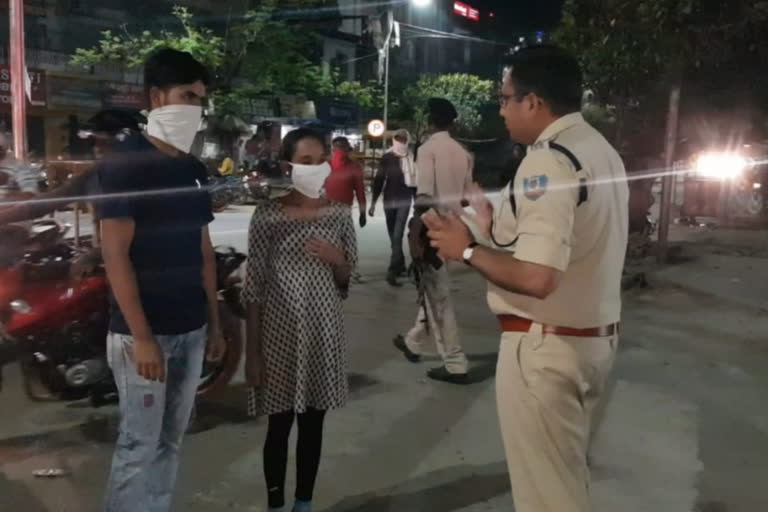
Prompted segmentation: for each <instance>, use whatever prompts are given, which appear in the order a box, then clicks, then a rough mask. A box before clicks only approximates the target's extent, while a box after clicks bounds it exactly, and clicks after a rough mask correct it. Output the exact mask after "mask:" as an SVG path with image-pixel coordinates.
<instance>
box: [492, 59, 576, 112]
mask: <svg viewBox="0 0 768 512" xmlns="http://www.w3.org/2000/svg"><path fill="white" fill-rule="evenodd" d="M505 69H506V70H508V71H509V77H510V79H511V80H512V85H514V87H515V91H516V92H517V93H518V97H522V96H524V95H526V94H530V93H534V94H536V96H538V97H539V98H541V99H543V100H544V101H546V102H547V104H548V105H549V108H550V109H551V110H552V113H553V114H555V115H558V116H563V115H566V114H570V113H572V112H578V111H580V110H581V100H582V96H583V94H584V86H583V80H584V77H583V75H582V72H581V66H579V63H578V61H577V60H576V58H575V57H574V56H573V55H571V54H570V53H568V52H567V51H566V50H563V49H562V48H558V47H557V46H552V45H537V46H528V47H525V48H522V49H520V50H518V51H517V52H515V53H514V54H512V55H510V56H509V57H507V59H506V62H505Z"/></svg>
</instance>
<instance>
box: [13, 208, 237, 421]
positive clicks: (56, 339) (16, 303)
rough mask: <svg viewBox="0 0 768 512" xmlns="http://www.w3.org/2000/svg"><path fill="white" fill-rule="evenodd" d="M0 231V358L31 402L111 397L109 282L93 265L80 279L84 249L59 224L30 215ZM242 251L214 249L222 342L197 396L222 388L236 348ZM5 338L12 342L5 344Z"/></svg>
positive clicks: (113, 393)
mask: <svg viewBox="0 0 768 512" xmlns="http://www.w3.org/2000/svg"><path fill="white" fill-rule="evenodd" d="M24 229H25V228H21V227H19V226H5V227H3V228H2V229H0V243H2V246H0V335H2V338H3V343H2V344H0V347H4V348H5V350H2V349H0V359H2V358H5V359H6V360H8V359H10V358H11V357H10V356H9V353H10V352H11V351H10V350H8V347H9V346H12V347H13V349H14V350H13V355H14V356H15V357H16V358H17V359H18V361H19V362H20V364H21V369H22V378H23V383H24V389H25V391H26V393H27V395H28V396H29V398H30V399H32V400H36V401H50V400H79V399H83V398H86V397H90V399H91V403H92V404H93V405H94V406H100V405H104V404H106V403H109V402H111V401H114V400H115V399H116V388H115V383H114V379H113V377H112V373H111V371H110V369H109V366H108V365H107V361H106V349H105V347H106V344H105V340H106V335H107V328H108V319H109V303H108V291H109V290H108V284H107V280H106V275H105V274H104V271H103V269H102V268H101V267H100V266H98V267H97V268H95V269H94V270H93V271H92V272H89V273H88V274H87V275H85V276H83V277H73V276H72V272H71V270H72V266H73V265H76V264H77V262H78V260H79V259H80V258H82V257H84V256H85V251H84V250H83V249H80V248H76V247H74V246H72V244H70V243H69V242H67V241H66V240H64V235H65V234H66V228H63V227H62V226H61V225H60V224H58V223H56V222H55V221H51V220H46V221H36V222H35V223H34V224H33V226H32V228H31V230H28V231H27V232H26V233H22V232H20V230H24ZM244 260H245V255H243V254H241V253H237V252H235V251H234V250H233V249H231V248H217V250H216V263H217V270H218V290H219V309H220V315H221V322H222V329H223V331H224V332H223V335H224V338H225V340H226V342H227V347H226V351H225V355H224V357H223V359H222V360H221V361H219V362H216V363H210V362H206V363H205V366H204V368H203V371H202V375H201V377H202V378H201V382H200V386H199V388H198V394H200V395H205V394H208V393H212V392H214V391H215V390H216V389H219V388H221V387H222V386H225V385H226V384H227V383H228V382H229V381H230V380H231V378H232V376H233V375H234V373H235V371H237V368H238V365H239V362H240V357H241V354H242V344H243V341H242V334H241V320H240V318H241V316H242V314H243V312H242V308H241V307H240V305H239V284H238V278H237V277H236V276H235V273H236V271H237V269H238V268H239V267H240V265H241V264H242V262H243V261H244ZM9 342H10V343H11V345H9Z"/></svg>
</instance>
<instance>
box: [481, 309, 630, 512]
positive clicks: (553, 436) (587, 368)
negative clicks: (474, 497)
mask: <svg viewBox="0 0 768 512" xmlns="http://www.w3.org/2000/svg"><path fill="white" fill-rule="evenodd" d="M617 344H618V335H615V336H611V337H605V338H577V337H564V336H558V335H553V334H543V333H542V328H541V324H533V326H532V327H531V330H530V331H529V332H527V333H516V332H508V333H504V334H503V335H502V337H501V348H500V351H499V362H498V367H497V372H496V403H497V408H498V412H499V420H500V423H501V433H502V438H503V440H504V448H505V451H506V456H507V465H508V468H509V476H510V480H511V482H512V495H513V498H514V501H515V512H588V511H589V510H591V508H590V499H589V470H588V468H587V447H588V444H589V438H590V430H591V427H592V415H593V413H594V409H595V405H596V404H597V402H598V400H599V399H600V396H601V394H602V393H603V390H604V387H605V385H606V382H607V378H608V374H609V373H610V370H611V367H612V366H613V362H614V359H615V356H616V347H617Z"/></svg>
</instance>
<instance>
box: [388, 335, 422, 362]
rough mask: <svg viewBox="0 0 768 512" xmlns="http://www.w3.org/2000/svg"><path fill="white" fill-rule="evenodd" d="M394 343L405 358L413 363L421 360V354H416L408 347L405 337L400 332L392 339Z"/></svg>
mask: <svg viewBox="0 0 768 512" xmlns="http://www.w3.org/2000/svg"><path fill="white" fill-rule="evenodd" d="M392 344H393V345H394V346H395V348H396V349H397V350H399V351H400V352H402V353H403V355H404V356H405V358H406V359H407V360H408V361H410V362H411V363H418V362H419V361H421V356H420V355H419V354H415V353H413V352H411V350H410V349H409V348H408V345H406V344H405V338H403V337H402V336H400V335H399V334H398V335H397V336H395V339H394V340H392Z"/></svg>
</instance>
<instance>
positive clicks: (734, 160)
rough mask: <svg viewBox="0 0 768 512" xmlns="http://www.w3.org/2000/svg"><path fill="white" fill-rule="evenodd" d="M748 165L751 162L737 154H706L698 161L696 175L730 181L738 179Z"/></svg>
mask: <svg viewBox="0 0 768 512" xmlns="http://www.w3.org/2000/svg"><path fill="white" fill-rule="evenodd" d="M748 165H749V161H748V160H747V159H746V158H744V157H743V156H741V155H739V154H736V153H704V154H702V155H700V156H699V157H698V158H697V159H696V174H698V175H699V176H701V177H704V178H716V179H720V180H729V179H733V178H736V177H738V176H739V175H740V174H741V173H742V172H743V171H744V169H746V168H747V166H748Z"/></svg>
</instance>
